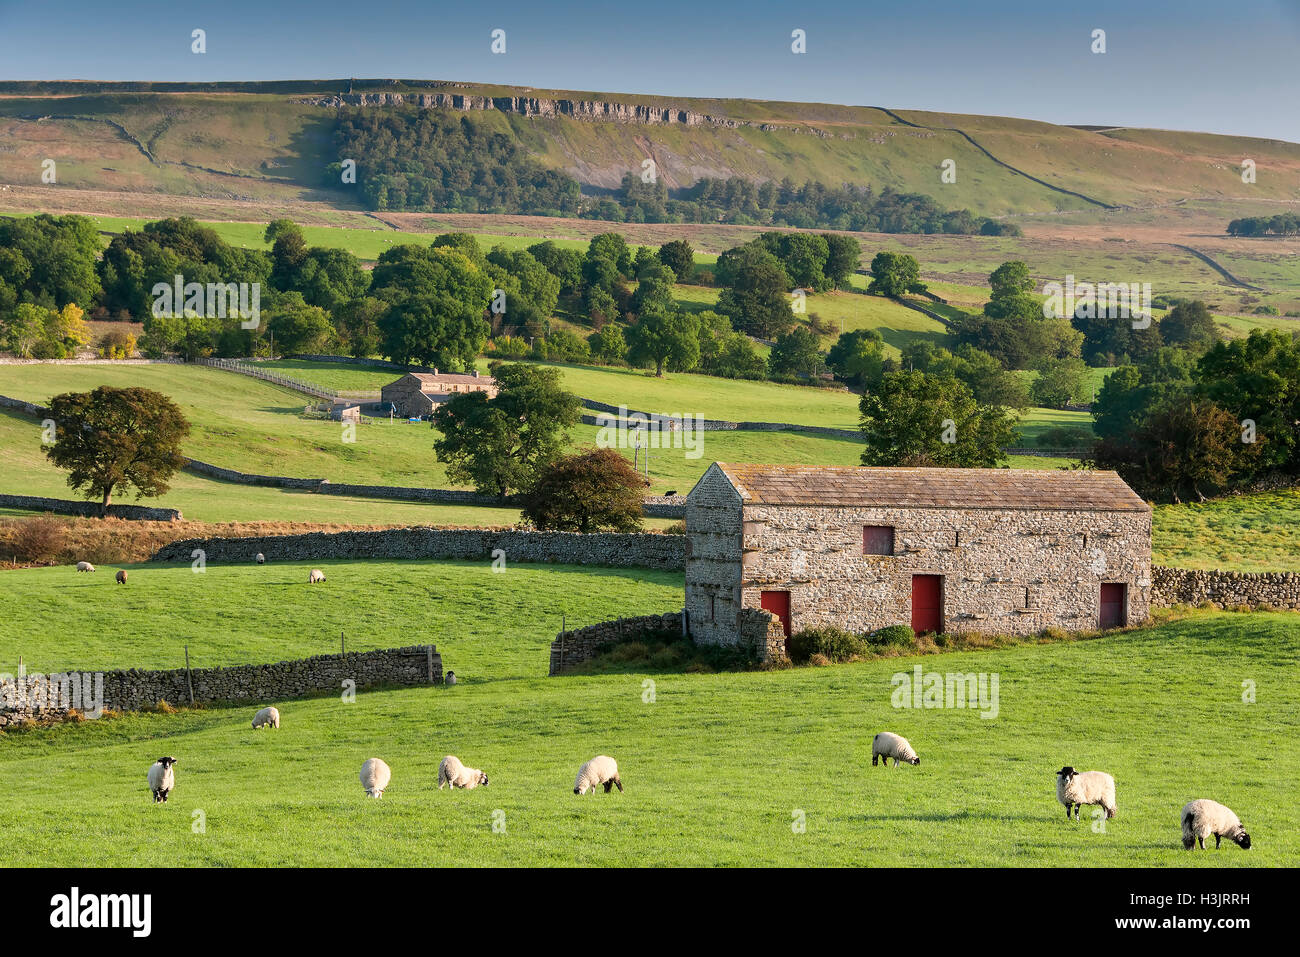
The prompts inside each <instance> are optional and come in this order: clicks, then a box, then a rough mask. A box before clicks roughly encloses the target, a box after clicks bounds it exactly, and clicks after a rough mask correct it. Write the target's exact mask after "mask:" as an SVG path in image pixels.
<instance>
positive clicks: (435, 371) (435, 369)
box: [433, 367, 438, 375]
mask: <svg viewBox="0 0 1300 957" xmlns="http://www.w3.org/2000/svg"><path fill="white" fill-rule="evenodd" d="M433 374H434V375H437V374H438V369H437V367H435V368H434V370H433Z"/></svg>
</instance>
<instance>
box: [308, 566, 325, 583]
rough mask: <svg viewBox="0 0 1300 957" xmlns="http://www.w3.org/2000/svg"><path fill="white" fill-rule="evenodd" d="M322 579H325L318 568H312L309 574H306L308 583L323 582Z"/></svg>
mask: <svg viewBox="0 0 1300 957" xmlns="http://www.w3.org/2000/svg"><path fill="white" fill-rule="evenodd" d="M324 580H325V573H324V572H323V571H321V570H320V569H319V568H313V569H312V570H311V574H310V575H308V576H307V584H308V585H314V584H316V583H317V582H323V581H324Z"/></svg>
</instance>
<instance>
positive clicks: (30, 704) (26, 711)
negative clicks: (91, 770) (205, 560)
mask: <svg viewBox="0 0 1300 957" xmlns="http://www.w3.org/2000/svg"><path fill="white" fill-rule="evenodd" d="M47 678H49V679H53V681H52V682H51V681H50V680H46V679H47ZM71 680H72V676H71V675H68V676H60V675H50V676H46V675H37V674H29V675H25V676H22V677H16V676H13V675H3V676H0V727H9V726H14V725H21V724H24V723H26V722H28V721H31V720H34V719H59V718H63V717H66V716H67V713H68V710H69V708H76V709H77V710H78V711H81V712H83V713H86V712H90V711H91V710H92V708H95V707H97V708H99V709H103V710H112V711H139V710H141V709H144V708H151V707H154V706H155V705H157V704H158V702H159V701H166V702H168V703H169V704H173V705H186V704H189V702H190V700H191V689H192V691H193V700H194V702H195V703H196V704H199V703H205V702H215V701H251V702H258V703H260V704H272V703H274V702H276V701H282V700H284V699H286V698H300V697H302V696H304V695H308V694H313V693H316V692H323V691H340V692H341V691H342V690H343V688H344V684H343V683H344V682H345V681H352V682H355V686H356V687H357V688H366V687H373V686H376V685H422V684H441V683H442V656H441V655H439V654H438V649H437V648H436V647H435V646H433V645H410V646H408V647H405V648H386V649H381V650H379V651H362V652H349V653H347V654H339V655H318V656H316V657H314V658H302V659H298V660H294V661H281V662H277V663H275V664H262V665H234V666H232V667H228V668H194V669H192V670H189V671H187V670H186V669H184V668H175V669H172V670H168V671H139V670H136V669H131V670H129V671H105V672H95V673H88V672H81V673H77V676H76V679H75V680H76V681H77V682H78V684H77V685H75V686H73V685H71Z"/></svg>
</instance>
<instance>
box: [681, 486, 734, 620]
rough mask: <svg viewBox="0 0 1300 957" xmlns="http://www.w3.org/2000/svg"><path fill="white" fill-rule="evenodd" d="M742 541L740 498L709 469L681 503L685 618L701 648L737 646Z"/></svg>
mask: <svg viewBox="0 0 1300 957" xmlns="http://www.w3.org/2000/svg"><path fill="white" fill-rule="evenodd" d="M741 541H742V529H741V502H740V496H739V495H737V494H736V490H735V489H733V488H732V487H731V485H730V483H728V482H727V480H726V478H725V477H724V476H723V475H722V473H721V472H719V471H718V470H717V469H710V470H709V471H708V472H705V473H704V477H703V478H701V479H700V481H699V483H698V484H697V485H696V486H695V488H694V489H693V490H692V491H691V494H690V496H689V497H688V498H687V500H686V556H685V558H686V614H687V617H688V619H689V621H690V629H691V637H692V638H694V639H695V640H696V641H697V642H699V643H701V644H706V645H717V644H724V645H729V644H735V643H736V641H738V640H739V638H738V635H739V615H740V609H741V608H742V607H743V604H742V600H741V547H742V546H741Z"/></svg>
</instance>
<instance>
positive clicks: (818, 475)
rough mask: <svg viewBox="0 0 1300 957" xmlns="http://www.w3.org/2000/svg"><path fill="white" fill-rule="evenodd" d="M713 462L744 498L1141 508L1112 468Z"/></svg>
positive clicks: (1144, 507) (831, 503)
mask: <svg viewBox="0 0 1300 957" xmlns="http://www.w3.org/2000/svg"><path fill="white" fill-rule="evenodd" d="M715 464H716V465H717V467H718V469H719V470H721V471H722V473H723V474H724V475H725V476H726V477H727V479H728V481H730V482H731V484H732V486H734V487H735V489H736V491H737V492H739V493H740V496H741V498H742V499H743V500H744V501H745V503H746V504H749V505H824V506H832V507H834V506H847V505H858V506H862V505H866V506H871V505H893V506H905V507H912V508H1002V509H1064V510H1083V511H1087V510H1090V509H1091V510H1097V511H1120V512H1139V511H1141V512H1145V511H1147V510H1148V508H1149V507H1148V505H1147V504H1146V502H1144V501H1142V499H1141V498H1139V497H1138V496H1137V493H1135V492H1134V491H1133V490H1132V489H1131V488H1129V487H1128V485H1126V484H1125V483H1124V480H1123V479H1121V478H1120V477H1119V475H1117V474H1116V473H1115V472H1089V471H1072V472H1066V471H1060V470H1056V469H1044V470H1041V471H1040V470H1037V469H943V468H868V467H865V466H857V467H855V466H808V465H728V464H725V463H723V462H718V463H715Z"/></svg>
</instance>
